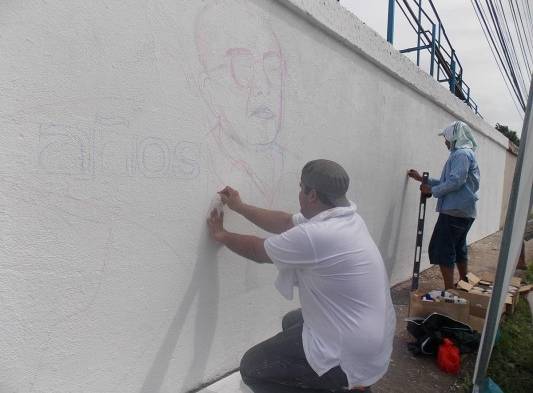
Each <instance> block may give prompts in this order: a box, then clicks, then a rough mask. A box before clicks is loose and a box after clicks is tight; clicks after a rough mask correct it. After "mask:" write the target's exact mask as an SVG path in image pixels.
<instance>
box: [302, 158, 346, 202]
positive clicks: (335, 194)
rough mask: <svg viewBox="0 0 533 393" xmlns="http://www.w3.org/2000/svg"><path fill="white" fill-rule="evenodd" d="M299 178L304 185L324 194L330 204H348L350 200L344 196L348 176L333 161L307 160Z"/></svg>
mask: <svg viewBox="0 0 533 393" xmlns="http://www.w3.org/2000/svg"><path fill="white" fill-rule="evenodd" d="M301 180H302V184H303V185H304V186H306V187H307V188H310V189H313V190H316V191H317V192H319V193H320V194H322V195H323V196H325V197H326V198H327V200H328V202H330V203H331V205H333V206H335V207H340V206H350V201H349V200H348V199H347V198H346V191H348V186H349V185H350V177H349V176H348V173H346V171H345V170H344V168H343V167H342V166H340V165H339V164H337V163H336V162H335V161H330V160H324V159H319V160H313V161H309V162H308V163H307V164H305V165H304V167H303V169H302V177H301Z"/></svg>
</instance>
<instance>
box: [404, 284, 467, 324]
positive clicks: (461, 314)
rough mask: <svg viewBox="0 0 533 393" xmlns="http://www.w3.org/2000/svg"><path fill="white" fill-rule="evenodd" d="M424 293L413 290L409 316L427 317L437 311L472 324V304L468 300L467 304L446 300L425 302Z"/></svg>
mask: <svg viewBox="0 0 533 393" xmlns="http://www.w3.org/2000/svg"><path fill="white" fill-rule="evenodd" d="M423 295H424V294H423V293H419V292H412V293H411V298H410V302H409V317H421V318H425V317H427V316H428V315H430V314H432V313H434V312H436V313H439V314H443V315H446V316H448V317H450V318H452V319H455V320H456V321H459V322H463V323H466V324H467V325H470V324H469V322H470V320H469V315H470V305H469V304H468V301H467V303H466V304H455V303H446V302H425V301H422V299H421V297H422V296H423Z"/></svg>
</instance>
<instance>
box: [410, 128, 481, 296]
mask: <svg viewBox="0 0 533 393" xmlns="http://www.w3.org/2000/svg"><path fill="white" fill-rule="evenodd" d="M439 135H442V136H444V139H445V144H446V147H447V148H448V150H450V156H449V157H448V160H447V161H446V164H445V165H444V168H443V169H442V174H441V176H440V179H439V180H437V179H433V178H430V179H429V183H428V184H427V185H424V184H422V185H421V186H420V191H422V192H424V193H426V194H433V196H434V197H435V198H438V201H437V209H436V210H437V212H439V218H438V219H437V224H436V225H435V228H434V230H433V235H432V236H431V240H430V242H429V249H428V253H429V261H430V263H432V264H436V265H439V266H440V271H441V273H442V278H443V279H444V287H445V289H449V288H453V287H454V282H453V270H454V264H456V265H457V270H459V277H460V279H461V280H465V281H468V279H467V278H466V275H467V273H468V266H467V262H468V254H467V248H466V235H467V234H468V231H469V229H470V227H471V226H472V223H473V222H474V219H475V218H476V201H477V200H478V199H479V198H478V194H477V191H478V189H479V167H478V164H477V160H476V155H475V153H474V151H475V150H476V148H477V143H476V141H475V139H474V137H473V135H472V131H471V130H470V127H468V125H466V124H465V123H463V122H461V121H456V122H454V123H453V124H451V125H450V126H448V127H446V128H445V129H444V131H443V132H441V133H440V134H439ZM407 175H408V176H409V177H411V178H413V179H415V180H418V181H422V176H421V175H420V173H418V171H416V170H414V169H410V170H409V172H408V173H407Z"/></svg>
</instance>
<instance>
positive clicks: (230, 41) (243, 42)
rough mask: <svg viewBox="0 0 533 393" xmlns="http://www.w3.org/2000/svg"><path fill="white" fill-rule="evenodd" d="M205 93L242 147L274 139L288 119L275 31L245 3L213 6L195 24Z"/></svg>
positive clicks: (217, 118) (203, 92) (212, 111)
mask: <svg viewBox="0 0 533 393" xmlns="http://www.w3.org/2000/svg"><path fill="white" fill-rule="evenodd" d="M196 44H197V49H198V56H199V60H200V63H201V65H202V68H203V79H202V81H201V87H200V88H201V91H202V96H203V97H204V100H205V101H206V103H207V105H208V106H209V109H210V111H211V113H212V114H213V115H214V117H215V118H216V121H217V122H218V126H219V127H222V128H223V129H224V131H225V133H227V134H229V135H231V138H232V139H233V140H234V141H235V142H236V143H238V144H239V145H241V146H245V145H248V146H250V145H265V144H269V143H272V142H274V141H275V139H276V136H277V134H278V132H279V130H280V126H281V120H282V116H283V75H284V72H283V66H284V64H283V58H282V54H281V49H280V46H279V42H278V40H277V38H276V36H275V34H274V32H273V31H272V29H271V28H270V27H269V26H267V25H266V24H265V22H264V21H263V20H262V19H261V18H260V17H259V16H258V15H255V14H253V13H251V12H250V11H249V10H248V8H247V6H246V3H245V2H240V1H226V2H217V3H213V4H212V5H210V6H207V7H206V8H204V9H203V10H202V12H201V13H200V14H199V16H198V18H197V21H196Z"/></svg>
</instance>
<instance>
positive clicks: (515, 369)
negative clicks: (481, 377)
mask: <svg viewBox="0 0 533 393" xmlns="http://www.w3.org/2000/svg"><path fill="white" fill-rule="evenodd" d="M500 331H501V339H500V341H499V342H498V343H497V344H496V345H495V346H494V350H493V351H492V356H491V361H490V365H489V370H488V375H489V376H490V377H491V378H492V379H493V380H494V382H496V383H497V384H498V385H499V386H500V387H501V388H502V390H503V391H504V392H513V393H530V392H531V391H532V386H533V328H532V322H531V312H530V309H529V304H528V302H527V301H526V300H525V299H524V298H522V297H521V298H520V299H519V302H518V305H517V307H516V311H515V313H514V314H513V315H511V316H510V317H509V318H508V319H507V320H505V321H503V322H502V325H501V329H500Z"/></svg>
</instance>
